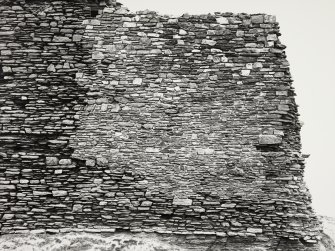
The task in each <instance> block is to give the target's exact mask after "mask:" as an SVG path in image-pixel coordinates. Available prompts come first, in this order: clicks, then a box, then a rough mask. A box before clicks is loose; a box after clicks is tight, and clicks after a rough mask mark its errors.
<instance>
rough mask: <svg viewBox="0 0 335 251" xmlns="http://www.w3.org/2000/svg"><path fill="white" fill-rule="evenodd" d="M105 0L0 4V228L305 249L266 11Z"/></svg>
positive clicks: (299, 171)
mask: <svg viewBox="0 0 335 251" xmlns="http://www.w3.org/2000/svg"><path fill="white" fill-rule="evenodd" d="M110 4H111V6H110V7H106V8H102V7H101V8H100V7H99V6H96V7H94V8H96V9H98V10H99V13H100V15H98V16H96V17H95V14H96V13H95V11H92V12H91V9H90V8H89V7H86V6H93V5H92V3H90V4H88V3H85V2H83V1H77V2H76V1H43V2H40V1H11V2H7V3H6V2H3V4H2V5H1V7H0V10H1V11H0V17H1V19H0V20H1V22H2V25H1V28H0V49H1V55H0V63H1V71H0V82H1V85H0V93H1V94H2V95H1V97H0V103H1V108H0V123H1V124H0V126H1V133H0V143H1V144H0V161H1V166H0V194H1V197H0V200H1V204H0V229H1V233H3V234H5V233H12V232H25V231H27V230H34V229H47V231H48V232H57V231H59V229H64V228H67V227H69V228H87V227H95V228H96V229H97V230H96V231H112V232H113V231H118V230H122V231H131V232H143V231H145V232H156V233H160V234H174V235H182V236H186V237H185V240H184V242H186V243H193V244H195V245H200V244H201V243H202V244H204V243H206V241H208V242H209V243H212V244H213V243H215V244H213V246H212V249H213V250H216V249H214V247H215V248H217V249H218V250H220V249H219V248H220V247H225V248H226V249H227V250H241V248H249V249H250V250H318V244H317V242H318V239H319V237H318V234H319V222H318V220H317V218H316V217H315V215H314V213H313V212H312V209H311V207H310V196H309V193H308V191H307V190H306V188H305V186H304V183H303V169H304V158H303V156H302V155H301V153H300V136H299V130H300V124H299V122H298V117H297V116H298V113H297V106H296V104H295V101H294V90H293V88H292V86H291V82H292V81H291V78H290V73H289V68H288V63H287V61H286V59H285V53H284V51H283V49H284V48H285V47H284V46H283V45H282V44H281V43H280V41H279V40H278V36H279V35H280V34H279V28H278V23H277V22H276V20H275V18H274V17H273V16H269V15H263V14H262V15H260V14H258V15H246V14H238V15H234V14H231V13H216V14H212V15H203V16H191V15H183V16H182V17H179V18H172V17H168V16H159V15H158V14H156V13H154V12H150V11H145V12H138V13H130V12H128V11H127V9H125V8H122V7H121V6H120V5H119V4H116V3H114V2H113V3H110ZM94 8H93V7H92V10H93V9H94ZM92 15H94V17H92ZM212 244H211V245H212ZM204 245H206V244H204ZM207 248H208V247H207ZM257 248H258V249H257Z"/></svg>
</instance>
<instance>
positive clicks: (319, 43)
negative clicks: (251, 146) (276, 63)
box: [119, 0, 335, 217]
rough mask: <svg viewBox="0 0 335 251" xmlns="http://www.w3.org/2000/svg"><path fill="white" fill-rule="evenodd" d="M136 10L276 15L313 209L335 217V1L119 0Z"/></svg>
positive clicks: (169, 12) (163, 12)
mask: <svg viewBox="0 0 335 251" xmlns="http://www.w3.org/2000/svg"><path fill="white" fill-rule="evenodd" d="M119 2H121V3H123V4H124V6H126V7H128V8H129V10H130V11H132V12H135V11H138V10H145V9H150V10H154V11H157V12H158V13H159V14H170V15H175V16H179V15H182V14H183V13H189V14H207V13H214V12H234V13H243V12H244V13H249V14H256V13H266V14H271V15H275V16H276V17H277V21H278V22H279V25H280V31H281V34H282V36H281V37H280V40H281V42H282V43H283V44H285V45H286V46H287V48H286V55H287V58H288V61H289V62H290V67H291V74H292V77H293V80H294V82H293V86H294V88H295V90H296V94H297V96H296V102H297V104H298V106H299V113H300V120H301V121H302V122H303V124H304V125H303V128H302V131H301V135H302V146H303V147H302V153H305V154H310V155H311V156H310V157H309V158H308V159H307V161H306V169H305V181H306V183H307V187H308V189H309V191H310V192H311V194H312V200H313V204H312V205H313V208H314V210H315V211H316V213H318V214H320V215H326V216H332V217H335V164H334V163H335V159H333V157H334V158H335V133H333V130H335V84H334V81H333V78H335V63H334V60H335V14H334V13H335V0H303V1H302V0H280V1H275V0H206V1H199V0H168V1H166V0H119Z"/></svg>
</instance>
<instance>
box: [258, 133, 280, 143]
mask: <svg viewBox="0 0 335 251" xmlns="http://www.w3.org/2000/svg"><path fill="white" fill-rule="evenodd" d="M281 142H282V138H281V137H280V136H277V135H259V138H258V143H259V144H260V145H277V144H281Z"/></svg>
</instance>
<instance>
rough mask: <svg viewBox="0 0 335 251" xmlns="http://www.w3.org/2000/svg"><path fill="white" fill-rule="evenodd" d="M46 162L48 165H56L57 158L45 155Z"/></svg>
mask: <svg viewBox="0 0 335 251" xmlns="http://www.w3.org/2000/svg"><path fill="white" fill-rule="evenodd" d="M45 160H46V164H47V165H49V166H57V165H58V158H56V157H46V158H45Z"/></svg>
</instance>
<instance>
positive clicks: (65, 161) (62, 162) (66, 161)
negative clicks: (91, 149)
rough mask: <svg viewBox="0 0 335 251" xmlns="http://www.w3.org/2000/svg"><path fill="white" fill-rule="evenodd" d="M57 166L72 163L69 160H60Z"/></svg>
mask: <svg viewBox="0 0 335 251" xmlns="http://www.w3.org/2000/svg"><path fill="white" fill-rule="evenodd" d="M59 164H60V165H71V164H72V161H71V159H61V160H59Z"/></svg>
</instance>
